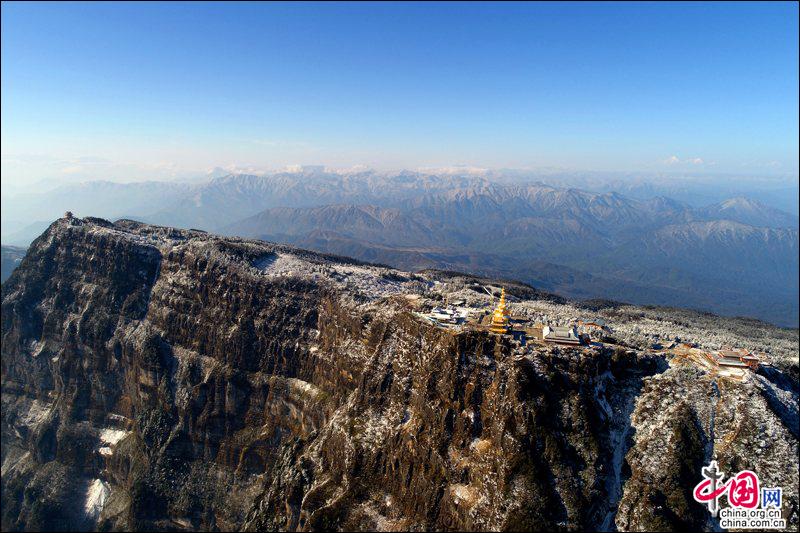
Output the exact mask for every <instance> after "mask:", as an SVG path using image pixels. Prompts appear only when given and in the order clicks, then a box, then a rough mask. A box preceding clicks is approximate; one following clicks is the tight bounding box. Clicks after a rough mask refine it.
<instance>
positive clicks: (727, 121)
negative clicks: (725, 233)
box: [2, 3, 798, 191]
mask: <svg viewBox="0 0 800 533" xmlns="http://www.w3.org/2000/svg"><path fill="white" fill-rule="evenodd" d="M2 15H3V17H2V49H3V58H4V61H3V64H2V89H3V91H2V92H3V98H2V173H3V178H4V182H5V185H4V190H6V191H9V190H15V189H25V188H30V187H31V186H35V184H37V183H39V182H42V181H43V180H47V181H48V182H54V181H62V182H70V181H87V180H95V179H107V180H112V181H132V180H175V179H178V180H180V179H198V178H199V177H202V176H203V174H204V173H205V172H208V171H210V170H211V169H214V168H215V167H222V168H226V169H242V170H244V171H246V170H247V169H259V170H262V171H264V170H278V169H280V168H282V167H285V166H287V165H298V164H306V165H319V164H322V165H329V166H331V167H336V168H349V167H356V166H366V167H370V168H376V169H381V170H389V169H394V170H397V169H418V168H436V167H448V166H453V165H463V166H468V167H481V168H495V169H497V168H523V169H533V170H532V171H540V170H541V169H560V171H564V172H576V173H580V172H616V173H619V174H621V175H622V174H625V173H642V174H648V175H653V174H662V173H663V174H684V175H698V176H699V175H706V174H709V175H731V176H746V177H750V178H752V177H772V176H777V177H783V178H784V179H787V180H791V179H796V178H797V168H798V163H797V153H798V126H797V122H796V120H795V119H796V116H797V110H798V107H797V102H798V90H797V86H798V46H797V40H798V39H797V35H798V26H797V15H798V11H797V4H767V5H764V4H748V3H744V4H734V5H722V4H711V5H709V4H682V5H681V4H679V5H671V4H606V5H600V4H583V3H581V4H569V3H558V4H547V3H539V4H510V5H502V6H495V5H488V4H468V5H463V6H457V5H453V4H425V5H417V4H405V5H399V6H392V7H390V6H387V5H381V4H348V3H339V4H332V5H331V4H328V5H322V4H320V5H307V4H233V5H227V6H226V7H225V9H222V8H221V6H220V5H219V4H214V3H199V4H170V3H160V4H148V5H132V4H121V5H120V4H113V5H111V4H100V3H96V4H67V5H62V4H56V3H51V4H34V3H30V4H28V3H24V4H17V3H4V4H3V5H2ZM167 29H169V31H166V30H167Z"/></svg>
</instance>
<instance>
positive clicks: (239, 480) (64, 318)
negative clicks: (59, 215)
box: [2, 219, 798, 530]
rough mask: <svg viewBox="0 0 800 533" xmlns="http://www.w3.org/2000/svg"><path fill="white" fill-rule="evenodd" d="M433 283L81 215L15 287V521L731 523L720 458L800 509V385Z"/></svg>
mask: <svg viewBox="0 0 800 533" xmlns="http://www.w3.org/2000/svg"><path fill="white" fill-rule="evenodd" d="M432 286H434V283H433V282H432V281H431V280H429V279H426V278H425V277H420V276H414V275H408V274H405V273H399V272H396V271H392V270H390V269H386V268H379V267H373V266H365V265H360V264H358V263H354V262H350V261H348V260H344V259H342V258H332V257H327V256H321V255H318V254H311V253H309V252H303V251H300V250H295V249H291V248H286V247H282V246H277V245H272V244H268V243H262V242H257V241H246V240H237V239H221V238H217V237H214V236H210V235H208V234H205V233H202V232H192V231H178V230H172V229H168V228H159V227H153V226H146V225H141V224H138V223H134V222H129V221H120V222H117V223H116V224H111V223H108V222H106V221H102V220H99V219H83V220H78V219H71V220H66V219H62V220H59V221H57V222H56V223H54V224H53V226H51V227H50V229H49V230H48V231H47V232H46V233H45V234H44V235H42V236H41V237H40V238H39V239H38V240H37V241H35V242H34V243H33V244H32V245H31V248H30V250H29V252H28V255H27V256H26V257H25V259H24V260H23V262H22V264H21V265H20V266H19V268H18V269H17V270H16V271H15V272H14V274H13V275H12V277H11V278H10V279H9V281H8V282H7V283H5V284H4V285H3V291H2V294H3V303H2V372H3V375H2V387H3V396H2V408H3V413H2V437H3V438H2V488H3V491H2V526H3V529H4V530H13V529H68V528H72V529H106V530H108V529H174V530H193V529H215V528H217V529H226V530H229V529H245V530H264V529H282V530H318V529H329V528H338V529H382V530H387V529H389V530H391V529H394V530H397V529H400V530H405V529H448V530H486V529H512V530H520V529H530V528H537V529H543V528H552V529H577V528H590V529H595V528H609V527H613V526H614V525H615V524H616V526H617V527H619V528H620V529H632V530H635V529H652V528H661V529H682V528H706V529H707V528H711V527H713V524H712V523H711V522H710V521H709V519H708V514H707V512H706V511H705V509H704V507H702V506H700V505H699V504H696V503H695V502H694V501H693V500H692V499H691V492H690V491H691V489H692V488H693V486H694V484H695V483H697V482H698V481H699V469H700V466H702V465H705V464H707V462H708V461H709V460H710V458H711V457H713V456H717V457H718V459H719V460H720V464H721V465H722V466H724V467H725V470H726V471H730V470H733V469H737V470H738V469H743V468H745V467H746V468H750V469H752V470H755V471H757V472H759V474H760V475H761V476H762V478H763V479H764V480H765V481H764V482H765V483H766V484H769V485H771V486H774V485H782V486H783V487H784V500H785V503H784V507H785V510H786V513H787V518H789V520H790V523H794V524H796V523H797V483H798V482H797V475H796V473H797V405H796V395H797V385H796V376H795V377H791V376H787V375H786V374H783V373H781V372H780V371H778V370H773V372H774V374H775V375H771V376H770V375H767V376H753V377H752V378H751V379H749V380H746V381H745V382H744V383H729V382H725V383H719V384H718V383H717V382H716V381H714V380H712V379H710V378H709V377H708V376H705V375H702V374H701V373H700V372H699V371H695V372H693V371H691V370H690V369H683V368H670V367H668V365H667V362H666V361H665V360H664V358H663V357H661V356H658V355H657V354H651V353H646V352H643V351H640V350H638V349H635V348H630V347H629V348H620V347H617V348H614V349H612V348H598V349H596V350H594V351H580V350H575V349H557V350H553V349H547V348H544V347H541V348H535V349H534V348H531V347H528V348H527V349H525V350H522V349H521V348H520V346H519V345H518V344H517V343H515V342H514V341H512V340H511V339H509V338H506V337H497V336H492V335H489V334H487V333H483V332H476V331H472V332H462V333H457V334H455V333H453V332H449V331H445V330H443V329H440V328H436V327H434V326H432V325H430V324H427V323H425V322H423V321H421V320H420V319H419V318H417V317H416V316H415V315H414V314H413V313H412V312H411V309H410V303H409V300H408V299H407V298H405V295H408V294H412V295H414V294H416V295H419V294H423V293H425V291H427V290H429V289H430V287H432ZM795 368H796V367H795ZM780 461H783V462H780ZM617 508H618V509H619V510H618V511H617ZM792 521H793V522H792Z"/></svg>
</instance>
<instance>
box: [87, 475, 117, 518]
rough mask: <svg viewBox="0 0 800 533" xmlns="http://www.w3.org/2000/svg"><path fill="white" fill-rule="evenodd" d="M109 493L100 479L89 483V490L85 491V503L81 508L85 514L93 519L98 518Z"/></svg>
mask: <svg viewBox="0 0 800 533" xmlns="http://www.w3.org/2000/svg"><path fill="white" fill-rule="evenodd" d="M110 492H111V491H110V490H109V488H108V484H107V483H105V482H104V481H102V480H100V479H95V480H94V481H92V482H91V483H89V488H88V489H87V490H86V502H85V503H84V506H83V508H84V510H85V511H86V514H87V515H89V516H90V517H92V518H95V519H96V518H97V517H99V516H100V513H101V512H102V511H103V506H104V505H105V504H106V499H107V498H108V495H109V493H110Z"/></svg>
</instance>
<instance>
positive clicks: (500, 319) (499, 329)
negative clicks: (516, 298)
mask: <svg viewBox="0 0 800 533" xmlns="http://www.w3.org/2000/svg"><path fill="white" fill-rule="evenodd" d="M510 315H511V311H509V309H508V307H506V289H505V288H503V289H501V291H500V303H498V304H497V308H495V310H494V313H492V325H491V326H489V331H491V332H492V333H508V322H509V316H510Z"/></svg>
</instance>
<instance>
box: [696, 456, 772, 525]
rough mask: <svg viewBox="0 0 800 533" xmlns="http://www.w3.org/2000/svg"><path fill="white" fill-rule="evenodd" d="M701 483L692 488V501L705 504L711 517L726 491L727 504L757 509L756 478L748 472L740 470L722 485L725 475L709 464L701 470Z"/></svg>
mask: <svg viewBox="0 0 800 533" xmlns="http://www.w3.org/2000/svg"><path fill="white" fill-rule="evenodd" d="M702 474H703V477H704V478H705V479H704V480H703V481H701V482H700V483H698V484H697V485H696V486H695V487H694V499H695V500H696V501H697V502H699V503H707V504H708V510H709V511H710V512H711V514H712V515H713V516H717V512H718V511H719V498H720V496H722V495H723V494H724V493H725V492H726V491H727V493H728V504H729V505H730V506H731V507H736V508H740V509H755V508H756V507H758V496H759V487H758V476H757V475H756V473H755V472H751V471H750V470H742V471H741V472H739V473H738V474H736V475H735V476H734V477H732V478H731V479H729V480H728V481H725V482H724V483H723V481H722V480H723V478H724V477H725V474H724V473H722V472H720V471H719V469H718V468H717V462H716V461H711V463H710V464H709V465H708V466H707V467H705V468H703V470H702Z"/></svg>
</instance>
